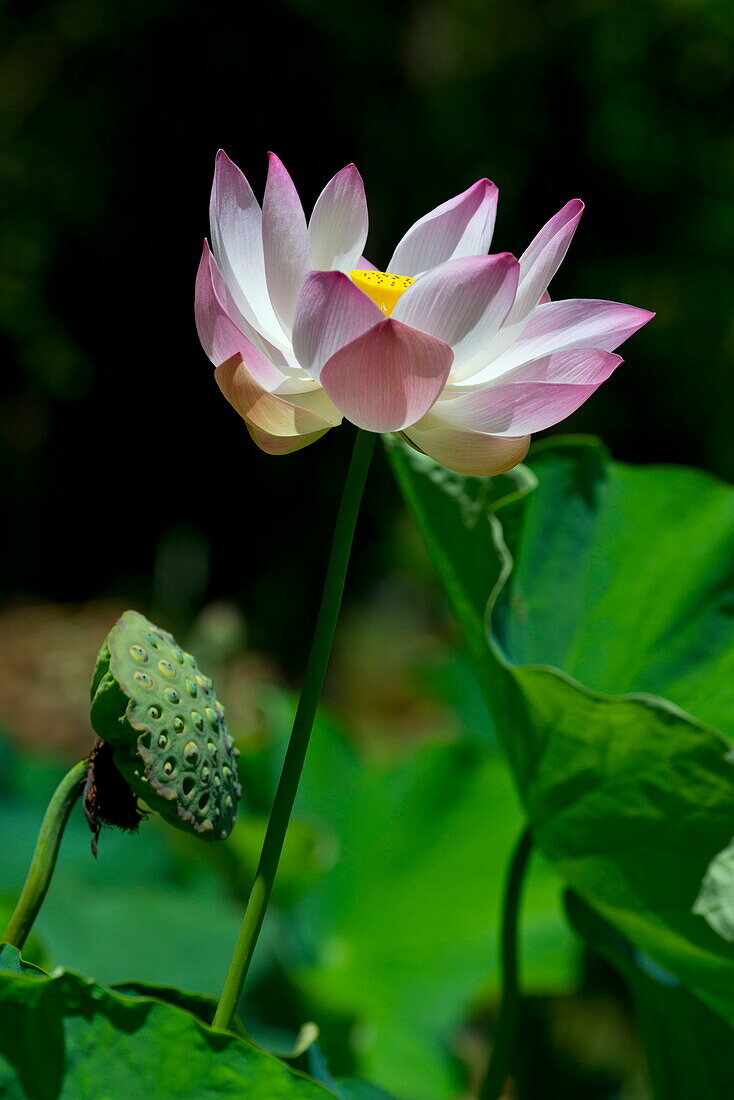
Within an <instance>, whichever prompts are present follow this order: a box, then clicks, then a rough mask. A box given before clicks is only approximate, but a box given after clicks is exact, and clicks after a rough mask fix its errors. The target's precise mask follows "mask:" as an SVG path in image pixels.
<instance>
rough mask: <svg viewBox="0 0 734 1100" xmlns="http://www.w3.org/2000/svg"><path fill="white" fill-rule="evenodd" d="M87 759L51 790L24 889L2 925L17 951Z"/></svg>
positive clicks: (50, 871)
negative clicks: (5, 924)
mask: <svg viewBox="0 0 734 1100" xmlns="http://www.w3.org/2000/svg"><path fill="white" fill-rule="evenodd" d="M87 763H88V761H86V760H80V761H79V763H78V764H75V765H74V767H73V768H72V769H71V771H70V772H68V773H67V774H66V775H65V776H64V778H63V779H62V780H61V782H60V783H59V785H58V787H57V788H56V790H55V791H54V793H53V796H52V798H51V801H50V802H49V804H48V807H47V809H46V813H45V814H44V816H43V821H42V822H41V829H40V831H39V833H38V840H37V841H36V847H35V851H34V852H33V859H32V860H31V865H30V868H29V870H28V877H27V878H26V880H25V885H24V887H23V892H22V894H21V895H20V898H19V900H18V904H17V905H16V907H15V912H14V913H13V915H12V917H11V918H10V921H9V922H8V927H7V928H6V929H5V937H4V939H5V943H10V944H12V945H13V947H17V948H18V950H19V951H20V949H21V948H22V947H23V944H24V943H25V941H26V939H27V937H28V933H29V932H30V930H31V928H32V927H33V922H34V921H35V919H36V917H37V916H38V911H39V909H40V908H41V906H42V905H43V900H44V898H45V897H46V892H47V891H48V887H49V883H50V882H51V876H52V875H53V873H54V867H55V866H56V857H57V856H58V854H59V845H60V844H61V838H62V836H63V835H64V829H65V828H66V822H67V821H68V820H69V814H70V813H71V811H72V808H73V806H74V803H75V802H76V801H77V799H78V798H79V796H80V795H81V793H82V789H83V787H84V780H85V779H86V775H87Z"/></svg>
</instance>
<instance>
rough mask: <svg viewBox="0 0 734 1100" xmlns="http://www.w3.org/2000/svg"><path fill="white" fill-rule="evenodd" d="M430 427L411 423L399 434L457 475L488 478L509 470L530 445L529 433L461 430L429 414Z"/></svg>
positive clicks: (520, 460)
mask: <svg viewBox="0 0 734 1100" xmlns="http://www.w3.org/2000/svg"><path fill="white" fill-rule="evenodd" d="M426 420H428V421H431V422H433V424H432V426H428V427H424V426H423V425H414V426H413V427H412V428H408V429H406V430H405V431H404V432H403V433H402V434H403V435H404V436H405V438H406V439H407V441H408V442H409V443H412V444H413V445H414V446H415V447H416V448H417V449H418V450H419V451H422V452H423V454H427V455H429V456H430V458H432V459H434V460H435V461H436V462H438V463H440V464H441V466H445V467H446V468H447V469H449V470H456V472H457V473H459V474H471V475H473V476H474V477H490V476H493V475H494V474H502V473H504V472H505V470H511V469H512V468H513V466H517V464H518V462H522V460H523V459H524V458H525V455H526V454H527V452H528V447H529V446H530V436H529V435H526V436H523V437H522V438H520V439H503V438H498V437H497V436H493V435H484V434H482V433H481V432H471V431H462V430H461V429H459V428H452V427H448V426H442V425H440V423H439V422H438V421H436V419H435V417H434V416H433V415H431V414H429V416H428V417H427V418H426Z"/></svg>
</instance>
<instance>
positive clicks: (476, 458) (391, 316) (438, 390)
mask: <svg viewBox="0 0 734 1100" xmlns="http://www.w3.org/2000/svg"><path fill="white" fill-rule="evenodd" d="M496 210H497V188H496V187H495V185H494V184H493V183H490V181H489V180H487V179H482V180H479V181H478V182H477V183H475V184H473V185H472V186H471V187H470V188H468V190H466V191H464V192H463V193H462V194H460V195H457V196H456V197H455V198H453V199H449V201H448V202H445V203H443V204H442V205H441V206H438V207H436V209H435V210H432V211H431V212H430V213H429V214H426V215H425V216H424V217H423V218H421V219H420V220H419V221H417V222H416V223H415V225H413V226H412V227H411V228H410V229H409V230H408V232H407V233H406V234H405V236H404V237H403V238H402V240H401V241H400V243H399V244H398V246H397V248H396V249H395V251H394V253H393V255H392V258H391V260H390V261H389V263H388V264H387V270H386V271H385V272H381V271H377V270H376V269H375V268H373V267H372V265H371V264H370V263H368V261H367V260H365V259H364V257H363V255H362V252H363V249H364V244H365V241H366V239H367V204H366V201H365V194H364V186H363V183H362V179H361V177H360V175H359V172H358V171H357V169H356V168H355V167H354V165H352V164H350V165H348V166H347V167H346V168H343V169H342V171H341V172H338V173H337V174H336V176H334V178H333V179H332V180H331V181H330V182H329V183H328V184H327V185H326V187H325V188H324V190H323V191H322V193H321V195H320V196H319V198H318V200H317V202H316V205H315V207H314V210H313V213H312V215H311V219H310V221H309V222H308V224H307V222H306V217H305V215H304V212H303V207H302V205H301V201H300V199H299V197H298V193H297V191H296V189H295V186H294V184H293V181H292V180H291V178H290V176H289V175H288V172H287V171H286V170H285V168H284V166H283V164H282V163H281V161H280V160H279V159H278V158H277V157H276V156H275V155H274V154H272V153H271V154H270V163H269V170H268V177H267V183H266V187H265V196H264V200H263V206H262V210H261V208H260V206H259V204H258V202H257V200H256V199H255V196H254V194H253V192H252V189H251V187H250V185H249V184H248V182H247V180H246V179H245V177H244V176H243V174H242V173H241V172H240V170H239V169H238V168H237V167H236V166H235V165H234V164H233V163H232V161H231V160H230V159H229V158H228V157H227V156H226V155H225V154H224V153H223V152H220V153H219V154H218V156H217V162H216V169H215V175H214V186H213V189H212V197H211V211H210V212H211V238H212V250H211V251H210V249H209V246H208V244H207V243H206V242H204V250H203V254H202V258H201V263H200V266H199V271H198V275H197V281H196V322H197V330H198V333H199V338H200V340H201V343H202V345H203V347H204V349H205V351H206V353H207V355H208V356H209V358H210V359H211V360H212V362H213V363H214V365H215V367H216V372H215V376H216V380H217V382H218V384H219V386H220V388H221V390H222V392H223V394H224V396H225V397H226V398H227V400H228V401H229V402H230V403H231V404H232V405H233V406H234V408H235V409H236V410H237V412H238V413H239V414H240V415H241V416H242V417H243V418H244V420H245V423H246V424H247V427H248V429H249V432H250V435H251V436H252V438H253V439H254V440H255V442H256V443H257V444H258V446H260V447H261V448H262V449H263V450H264V451H267V452H268V453H269V454H286V453H288V452H290V451H295V450H297V449H298V448H300V447H304V446H306V445H307V444H308V443H311V442H313V440H315V439H318V438H319V436H321V435H323V434H324V433H325V432H326V431H328V430H329V428H332V427H334V426H335V425H337V424H339V423H340V422H341V420H342V418H346V419H347V420H349V421H351V422H352V423H353V424H356V425H357V426H358V427H360V428H365V429H367V430H368V431H372V432H398V433H400V434H402V436H403V437H404V438H405V439H406V440H407V441H408V442H409V443H410V444H411V445H413V446H414V447H416V448H417V449H418V450H420V451H423V452H425V453H426V454H428V455H430V456H431V457H432V458H434V459H435V460H436V461H437V462H439V463H441V464H442V465H444V466H446V467H448V468H449V469H452V470H458V471H459V472H461V473H468V474H494V473H499V472H501V471H502V470H506V469H509V468H511V467H512V466H514V465H516V463H518V462H520V461H521V460H522V459H523V457H524V456H525V453H526V451H527V449H528V446H529V443H530V435H531V433H532V432H536V431H539V430H541V429H543V428H548V427H550V426H551V425H553V424H557V423H558V421H560V420H563V419H564V418H565V417H567V416H569V415H570V414H571V413H572V412H574V411H575V410H576V409H577V408H578V407H579V406H580V405H582V404H583V402H584V401H586V400H587V398H589V397H590V396H591V395H592V394H593V393H594V391H595V390H596V388H597V387H598V386H599V385H600V384H601V383H602V382H604V381H605V380H606V379H607V378H608V377H609V376H610V375H611V374H612V372H613V371H614V370H615V369H616V367H618V366H619V364H620V363H621V362H622V360H621V359H620V357H619V356H618V355H615V354H614V350H615V348H617V347H618V346H619V345H620V344H621V343H622V342H623V341H624V340H626V339H627V337H628V336H630V335H631V334H632V333H633V332H635V331H636V330H637V329H638V328H640V327H641V325H643V324H645V322H646V321H648V320H649V319H650V318H651V317H652V316H653V315H652V314H651V313H649V312H647V311H646V310H643V309H637V308H635V307H634V306H628V305H621V304H620V303H617V302H605V301H596V300H592V299H571V300H568V301H558V302H552V301H550V299H549V297H548V294H547V288H548V284H549V283H550V281H551V279H552V278H553V276H554V275H555V273H556V271H557V270H558V268H559V266H560V264H561V261H562V260H563V257H564V255H565V254H566V250H567V249H568V246H569V244H570V241H571V238H572V236H573V234H574V231H575V229H576V226H577V225H578V223H579V219H580V217H581V213H582V211H583V203H582V202H581V201H580V200H579V199H573V200H572V201H571V202H569V203H567V204H566V206H564V207H563V209H562V210H560V211H559V212H558V213H557V214H556V215H555V216H554V217H553V218H551V220H550V221H549V222H548V223H547V225H545V226H544V227H543V228H542V229H541V230H540V232H539V233H538V235H537V236H536V237H535V239H534V240H533V241H532V242H531V244H530V245H529V247H528V248H527V249H526V250H525V252H523V254H522V255H521V256H520V259H519V260H518V259H516V258H515V257H514V256H513V255H511V254H510V253H509V252H499V253H493V254H488V253H489V248H490V244H491V241H492V231H493V229H494V221H495V214H496Z"/></svg>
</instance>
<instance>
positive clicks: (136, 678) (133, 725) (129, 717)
mask: <svg viewBox="0 0 734 1100" xmlns="http://www.w3.org/2000/svg"><path fill="white" fill-rule="evenodd" d="M91 719H92V726H93V727H94V729H95V731H96V733H97V735H98V736H99V737H101V738H102V739H103V740H104V741H106V742H107V743H108V744H109V745H110V746H112V749H113V759H114V763H115V765H116V766H117V768H118V770H119V771H120V772H121V774H122V775H123V776H124V777H125V779H126V780H127V782H128V783H129V785H130V787H131V788H132V790H133V792H134V793H135V795H137V796H138V797H139V798H141V799H143V801H144V802H145V803H146V804H147V805H148V806H149V807H150V809H151V810H156V811H157V812H158V813H159V814H160V815H161V816H162V817H164V818H165V819H166V821H168V822H169V823H170V824H171V825H175V826H176V827H177V828H179V829H183V830H184V831H185V832H188V833H194V834H195V835H196V836H199V837H202V838H203V839H205V840H224V839H226V837H228V836H229V834H230V832H231V831H232V828H233V826H234V822H235V817H236V813H237V802H238V800H239V797H240V795H241V794H242V788H241V787H240V784H239V783H238V781H237V760H236V757H237V750H236V749H235V747H234V738H233V737H231V736H230V735H229V734H228V732H227V725H226V722H225V713H224V707H223V706H222V704H221V703H220V702H219V700H218V699H217V697H216V694H215V691H214V685H213V683H212V681H211V680H210V679H209V677H208V676H205V675H204V674H203V673H202V672H201V670H200V669H199V668H198V666H197V664H196V661H195V659H194V658H193V657H192V656H191V654H190V653H186V652H185V651H184V650H183V649H181V648H180V646H178V645H177V644H176V641H175V639H174V638H173V636H172V635H171V634H169V633H168V632H167V631H165V630H161V629H160V627H157V626H155V625H154V624H153V623H151V622H150V621H149V620H148V619H146V618H145V616H144V615H141V614H139V612H137V611H126V612H125V613H124V614H123V615H122V617H121V618H120V619H119V621H118V622H117V624H116V625H115V626H114V627H113V628H112V630H111V631H110V633H109V634H108V635H107V638H106V640H105V643H104V645H103V646H102V649H101V650H100V653H99V656H98V658H97V664H96V666H95V670H94V676H93V679H92V710H91Z"/></svg>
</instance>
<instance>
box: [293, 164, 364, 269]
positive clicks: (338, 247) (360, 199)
mask: <svg viewBox="0 0 734 1100" xmlns="http://www.w3.org/2000/svg"><path fill="white" fill-rule="evenodd" d="M367 227H368V218H367V200H366V198H365V194H364V183H363V182H362V177H361V176H360V174H359V172H358V171H357V169H356V167H355V166H354V165H353V164H348V165H347V167H346V168H342V170H341V172H337V174H336V175H335V176H334V178H333V179H332V180H330V181H329V183H327V185H326V187H325V188H324V190H323V191H322V192H321V194H320V195H319V197H318V199H317V200H316V205H315V206H314V208H313V214H312V215H311V220H310V222H309V224H308V238H309V243H310V247H311V264H310V266H311V267H312V268H314V269H315V270H317V271H353V270H354V268H356V266H357V264H358V263H359V260H360V257H361V255H362V249H363V248H364V242H365V241H366V240H367Z"/></svg>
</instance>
